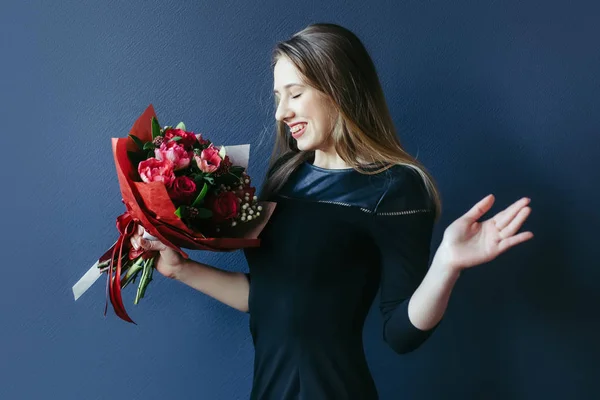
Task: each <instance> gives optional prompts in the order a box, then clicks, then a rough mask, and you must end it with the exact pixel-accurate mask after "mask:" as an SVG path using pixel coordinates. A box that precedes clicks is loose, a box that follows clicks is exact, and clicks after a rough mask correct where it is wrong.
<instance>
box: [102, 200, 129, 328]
mask: <svg viewBox="0 0 600 400" xmlns="http://www.w3.org/2000/svg"><path fill="white" fill-rule="evenodd" d="M136 228H137V222H136V221H135V220H134V219H133V218H132V217H131V215H130V214H129V211H126V212H125V213H123V214H122V215H120V216H118V217H117V229H118V230H119V233H120V235H119V239H118V240H117V242H116V243H115V244H114V245H113V246H112V247H111V248H110V249H109V250H108V251H107V252H106V253H109V252H110V253H111V259H110V267H109V269H108V276H107V281H106V291H107V296H106V297H107V300H106V304H105V306H104V315H105V316H106V310H107V308H108V299H110V303H111V304H112V306H113V309H114V311H115V314H116V315H117V316H118V317H119V318H121V319H122V320H124V321H127V322H131V323H133V324H135V322H133V320H132V319H131V318H130V317H129V315H128V314H127V311H125V305H124V304H123V298H122V297H121V268H122V265H121V259H122V258H123V250H125V251H126V252H129V251H130V247H131V243H130V241H129V239H130V238H131V236H132V235H133V233H134V232H135V230H136ZM117 249H118V253H119V255H118V258H117V266H116V268H115V266H114V262H115V256H116V255H117ZM111 250H112V251H111ZM106 253H105V255H106ZM103 257H104V256H103ZM104 259H106V257H105V258H104ZM113 274H114V279H113ZM136 325H137V324H136Z"/></svg>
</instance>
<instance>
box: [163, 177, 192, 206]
mask: <svg viewBox="0 0 600 400" xmlns="http://www.w3.org/2000/svg"><path fill="white" fill-rule="evenodd" d="M195 194H196V183H195V182H194V181H193V180H192V179H190V178H188V177H187V176H178V177H177V178H175V181H173V185H172V186H171V187H170V188H169V197H170V198H171V200H173V202H174V203H178V204H187V203H189V202H191V201H193V200H194V195H195Z"/></svg>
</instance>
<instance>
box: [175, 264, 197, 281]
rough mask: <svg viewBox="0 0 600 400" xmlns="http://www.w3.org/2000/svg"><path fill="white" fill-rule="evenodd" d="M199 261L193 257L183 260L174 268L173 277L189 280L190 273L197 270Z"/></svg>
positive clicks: (178, 279)
mask: <svg viewBox="0 0 600 400" xmlns="http://www.w3.org/2000/svg"><path fill="white" fill-rule="evenodd" d="M197 265H198V263H197V262H195V261H193V260H191V259H189V258H188V259H185V260H182V261H181V263H179V264H178V265H177V266H176V267H175V268H173V279H174V280H176V281H180V282H183V283H185V282H186V281H188V280H189V277H190V274H192V273H194V272H195V267H196V266H197Z"/></svg>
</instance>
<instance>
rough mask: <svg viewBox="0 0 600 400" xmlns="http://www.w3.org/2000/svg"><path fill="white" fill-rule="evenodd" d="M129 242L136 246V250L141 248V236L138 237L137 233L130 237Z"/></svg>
mask: <svg viewBox="0 0 600 400" xmlns="http://www.w3.org/2000/svg"><path fill="white" fill-rule="evenodd" d="M129 242H130V243H131V246H132V247H133V248H134V250H139V249H140V243H139V238H138V237H136V236H135V235H134V236H132V237H131V238H130V239H129Z"/></svg>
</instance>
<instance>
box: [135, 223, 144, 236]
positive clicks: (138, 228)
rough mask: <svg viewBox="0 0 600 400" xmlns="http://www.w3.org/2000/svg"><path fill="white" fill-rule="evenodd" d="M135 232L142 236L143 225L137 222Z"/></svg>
mask: <svg viewBox="0 0 600 400" xmlns="http://www.w3.org/2000/svg"><path fill="white" fill-rule="evenodd" d="M136 233H137V234H138V235H140V236H142V235H143V234H144V227H143V226H141V225H139V224H138V226H137V232H136Z"/></svg>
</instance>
